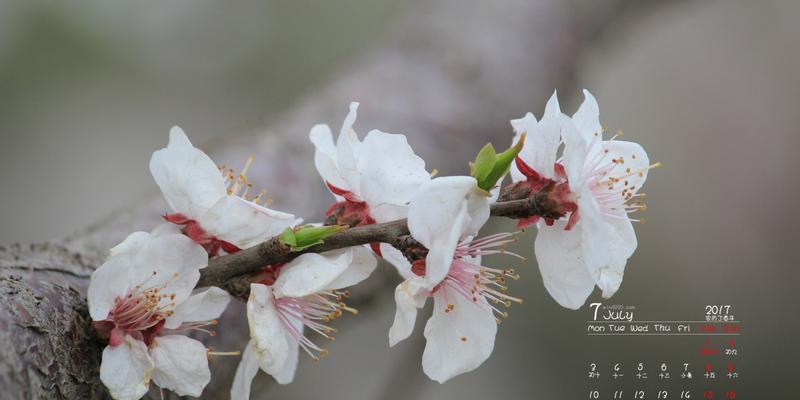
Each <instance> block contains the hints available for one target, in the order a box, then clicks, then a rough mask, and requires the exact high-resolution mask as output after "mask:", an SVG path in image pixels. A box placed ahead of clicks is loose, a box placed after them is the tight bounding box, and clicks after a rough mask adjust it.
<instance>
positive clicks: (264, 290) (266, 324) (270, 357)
mask: <svg viewBox="0 0 800 400" xmlns="http://www.w3.org/2000/svg"><path fill="white" fill-rule="evenodd" d="M247 322H248V324H249V325H250V337H251V338H252V339H253V341H252V343H253V350H254V351H255V355H256V358H257V359H258V360H259V363H260V365H261V369H263V370H264V371H265V372H267V373H269V374H270V375H274V374H276V373H278V372H280V371H282V370H283V369H284V368H285V366H286V365H287V364H286V363H287V362H288V357H289V353H290V349H289V346H290V344H291V343H289V342H288V340H287V335H286V332H285V330H286V329H285V328H284V326H283V322H281V317H280V315H279V314H278V310H277V309H276V308H275V298H274V297H273V295H272V289H271V288H270V287H269V286H267V285H262V284H259V283H253V284H251V285H250V298H249V299H248V300H247Z"/></svg>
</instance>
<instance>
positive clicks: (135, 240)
mask: <svg viewBox="0 0 800 400" xmlns="http://www.w3.org/2000/svg"><path fill="white" fill-rule="evenodd" d="M162 225H174V224H162ZM151 235H152V234H151V233H147V232H133V233H131V234H130V235H128V237H126V238H125V239H124V240H123V241H122V242H121V243H120V244H118V245H116V246H114V247H112V248H111V250H110V252H109V253H110V255H111V256H112V257H113V256H115V255H118V254H123V253H128V254H131V253H136V252H138V251H141V249H142V248H143V247H144V246H145V244H146V243H147V242H149V241H150V239H151Z"/></svg>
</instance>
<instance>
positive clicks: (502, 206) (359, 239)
mask: <svg viewBox="0 0 800 400" xmlns="http://www.w3.org/2000/svg"><path fill="white" fill-rule="evenodd" d="M556 207H557V204H556V203H555V202H554V201H552V200H550V199H549V198H548V196H547V192H545V191H544V190H543V191H540V192H538V193H536V194H535V195H534V196H532V197H530V198H528V199H522V200H512V201H503V202H497V203H493V204H492V205H491V215H492V216H496V217H508V218H515V219H519V218H527V217H531V216H534V215H539V216H543V217H552V216H554V215H555V213H556V211H554V210H555V209H556ZM556 217H557V216H556ZM407 235H409V231H408V224H407V223H406V220H405V219H401V220H397V221H391V222H384V223H381V224H372V225H363V226H357V227H354V228H349V229H347V230H345V231H342V232H338V233H335V234H333V235H331V236H329V237H328V238H327V239H325V242H324V243H320V244H318V245H316V246H311V247H309V248H307V249H304V250H302V251H292V250H291V249H290V248H289V246H287V245H285V244H283V243H281V241H280V239H279V238H278V237H277V236H276V237H274V238H272V239H270V240H268V241H266V242H264V243H261V244H260V245H258V246H253V247H250V248H248V249H244V250H242V251H239V252H236V253H233V254H228V255H224V256H220V257H215V258H212V259H211V260H209V263H208V267H206V268H204V269H203V270H202V271H201V272H200V281H199V282H198V283H197V286H219V287H221V288H223V289H225V290H227V291H228V292H230V293H231V294H233V295H234V296H238V297H243V296H246V294H247V293H248V291H249V286H250V281H249V279H248V277H247V275H250V274H254V273H257V272H259V271H261V269H263V268H264V267H266V266H268V265H273V264H279V263H285V262H287V261H291V260H292V259H294V258H296V257H298V256H300V255H301V254H305V253H322V252H326V251H331V250H337V249H343V248H347V247H352V246H360V245H364V244H368V243H375V242H380V243H387V244H390V245H392V246H394V247H396V248H398V249H400V250H402V246H403V241H404V237H406V236H407Z"/></svg>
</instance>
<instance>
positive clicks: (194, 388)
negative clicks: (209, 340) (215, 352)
mask: <svg viewBox="0 0 800 400" xmlns="http://www.w3.org/2000/svg"><path fill="white" fill-rule="evenodd" d="M150 356H151V357H152V358H153V363H154V365H155V369H153V382H155V383H156V385H158V386H160V387H162V388H164V389H169V390H172V391H173V392H175V393H177V394H178V395H180V396H193V397H199V396H200V394H202V393H203V389H204V388H205V387H206V385H207V384H208V382H209V381H210V380H211V371H210V370H209V369H208V354H207V353H206V347H205V346H203V344H202V343H200V342H198V341H197V340H194V339H190V338H188V337H186V336H182V335H168V336H158V337H156V338H155V339H154V340H153V344H151V345H150Z"/></svg>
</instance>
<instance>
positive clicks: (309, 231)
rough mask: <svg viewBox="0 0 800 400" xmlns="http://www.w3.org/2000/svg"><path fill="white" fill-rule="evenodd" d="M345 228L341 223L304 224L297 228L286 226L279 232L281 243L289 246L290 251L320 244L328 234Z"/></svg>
mask: <svg viewBox="0 0 800 400" xmlns="http://www.w3.org/2000/svg"><path fill="white" fill-rule="evenodd" d="M345 229H347V227H345V226H341V225H326V226H313V225H305V226H300V227H297V228H294V229H292V228H286V229H285V230H284V231H283V233H281V236H280V240H281V243H283V244H286V245H287V246H289V247H291V249H292V251H297V250H303V249H306V248H309V247H311V246H314V245H317V244H320V243H322V242H323V241H324V239H325V238H327V237H328V236H330V235H333V234H334V233H338V232H341V231H343V230H345Z"/></svg>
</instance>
